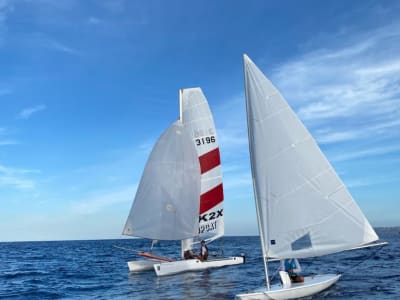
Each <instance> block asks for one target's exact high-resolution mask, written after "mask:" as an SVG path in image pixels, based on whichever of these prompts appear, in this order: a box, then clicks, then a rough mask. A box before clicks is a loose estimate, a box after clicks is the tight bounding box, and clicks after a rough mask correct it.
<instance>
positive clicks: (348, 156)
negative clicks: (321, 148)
mask: <svg viewBox="0 0 400 300" xmlns="http://www.w3.org/2000/svg"><path fill="white" fill-rule="evenodd" d="M398 152H400V146H399V145H391V146H382V147H375V148H369V149H365V150H360V151H353V152H346V153H343V154H339V155H336V156H334V157H332V161H346V160H352V159H358V158H363V157H367V156H380V155H385V154H389V153H398Z"/></svg>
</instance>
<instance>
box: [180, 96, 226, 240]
mask: <svg viewBox="0 0 400 300" xmlns="http://www.w3.org/2000/svg"><path fill="white" fill-rule="evenodd" d="M180 99H181V102H182V103H181V118H182V120H181V121H182V123H183V124H184V126H185V127H186V128H187V130H188V131H189V132H190V135H191V137H192V140H193V143H194V145H195V148H196V151H197V154H198V159H199V162H200V173H201V196H200V209H199V217H198V220H199V235H200V238H203V239H206V238H211V239H216V238H218V237H220V236H222V235H223V234H224V217H223V200H224V195H223V187H222V171H221V159H220V153H219V147H218V139H217V134H216V130H215V125H214V120H213V117H212V114H211V111H210V108H209V106H208V102H207V99H206V97H205V96H204V94H203V92H202V90H201V89H200V88H190V89H183V90H181V97H180Z"/></svg>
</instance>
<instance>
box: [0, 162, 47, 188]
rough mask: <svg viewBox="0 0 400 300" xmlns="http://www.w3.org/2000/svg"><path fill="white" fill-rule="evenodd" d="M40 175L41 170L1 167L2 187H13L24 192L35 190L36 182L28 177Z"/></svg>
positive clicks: (0, 179)
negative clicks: (25, 190)
mask: <svg viewBox="0 0 400 300" xmlns="http://www.w3.org/2000/svg"><path fill="white" fill-rule="evenodd" d="M38 173H40V170H30V169H18V168H10V167H6V166H3V165H0V186H11V187H13V188H16V189H22V190H24V189H33V188H34V187H35V182H34V180H32V179H31V178H27V177H29V176H30V175H32V174H38Z"/></svg>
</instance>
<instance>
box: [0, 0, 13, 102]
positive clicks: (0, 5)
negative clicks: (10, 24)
mask: <svg viewBox="0 0 400 300" xmlns="http://www.w3.org/2000/svg"><path fill="white" fill-rule="evenodd" d="M12 10H13V6H12V4H11V1H8V0H0V46H1V45H2V43H3V36H4V34H5V32H6V31H7V24H6V22H7V17H8V14H9V13H10V12H12ZM0 94H1V93H0Z"/></svg>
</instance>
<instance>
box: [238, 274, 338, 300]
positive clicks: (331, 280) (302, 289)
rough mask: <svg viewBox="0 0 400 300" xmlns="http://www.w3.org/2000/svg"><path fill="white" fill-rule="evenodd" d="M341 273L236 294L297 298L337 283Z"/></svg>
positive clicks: (254, 297) (255, 298)
mask: <svg viewBox="0 0 400 300" xmlns="http://www.w3.org/2000/svg"><path fill="white" fill-rule="evenodd" d="M340 276H341V275H337V274H325V275H316V276H309V277H305V278H304V282H303V283H293V284H291V285H290V286H289V287H282V285H280V284H275V285H272V286H271V289H270V290H267V289H266V288H263V289H260V290H257V291H254V292H251V293H247V294H239V295H236V299H240V300H250V299H251V300H261V299H277V300H278V299H296V298H301V297H307V296H311V295H314V294H317V293H319V292H321V291H323V290H325V289H327V288H329V287H330V286H331V285H333V284H335V283H336V282H337V281H338V280H339V278H340Z"/></svg>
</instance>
